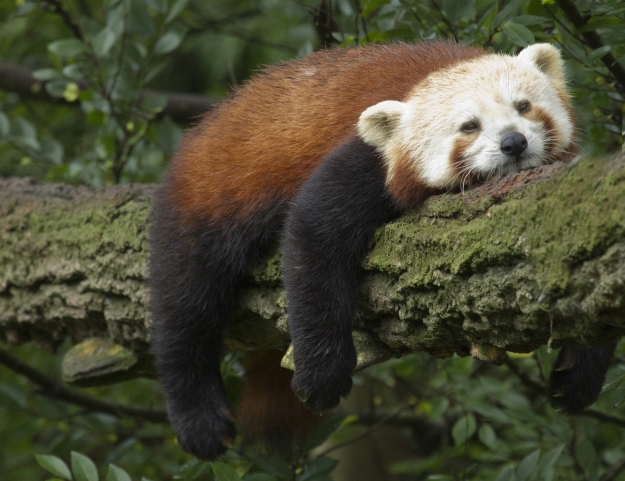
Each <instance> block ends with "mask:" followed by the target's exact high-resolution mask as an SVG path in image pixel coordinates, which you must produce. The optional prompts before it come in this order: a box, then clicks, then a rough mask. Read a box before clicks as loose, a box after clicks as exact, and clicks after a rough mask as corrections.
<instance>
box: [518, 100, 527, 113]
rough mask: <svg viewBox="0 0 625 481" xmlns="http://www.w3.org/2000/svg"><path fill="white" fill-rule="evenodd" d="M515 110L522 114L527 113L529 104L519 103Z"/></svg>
mask: <svg viewBox="0 0 625 481" xmlns="http://www.w3.org/2000/svg"><path fill="white" fill-rule="evenodd" d="M517 110H518V111H519V112H520V113H522V114H524V113H525V112H529V110H530V103H529V102H521V103H520V104H519V105H517Z"/></svg>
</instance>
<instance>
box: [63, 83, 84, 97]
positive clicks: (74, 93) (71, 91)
mask: <svg viewBox="0 0 625 481" xmlns="http://www.w3.org/2000/svg"><path fill="white" fill-rule="evenodd" d="M78 94H80V88H79V87H78V84H77V83H76V82H68V83H67V85H65V90H64V91H63V98H64V99H65V100H66V101H68V102H74V101H75V100H76V99H78Z"/></svg>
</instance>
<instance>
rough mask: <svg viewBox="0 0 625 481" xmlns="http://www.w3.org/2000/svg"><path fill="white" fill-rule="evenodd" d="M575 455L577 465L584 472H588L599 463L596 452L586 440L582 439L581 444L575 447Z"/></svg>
mask: <svg viewBox="0 0 625 481" xmlns="http://www.w3.org/2000/svg"><path fill="white" fill-rule="evenodd" d="M575 454H576V455H577V461H578V462H579V465H580V466H581V467H582V468H584V469H585V470H590V469H591V468H592V467H593V465H594V464H597V463H598V462H599V458H598V457H597V451H596V450H595V447H594V446H593V444H592V443H591V442H590V441H589V440H588V438H584V439H583V440H582V442H580V443H579V444H578V445H577V449H576V450H575Z"/></svg>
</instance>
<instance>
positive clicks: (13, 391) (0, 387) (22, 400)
mask: <svg viewBox="0 0 625 481" xmlns="http://www.w3.org/2000/svg"><path fill="white" fill-rule="evenodd" d="M3 118H4V119H5V120H6V126H4V127H3V125H2V124H3ZM5 128H6V132H5V133H3V132H4V129H5ZM9 131H10V125H9V119H8V118H7V116H6V115H4V113H2V112H0V134H1V135H8V134H9ZM34 135H36V132H33V136H34ZM0 394H3V395H4V396H6V397H8V398H9V399H11V400H12V401H13V402H14V403H15V404H17V405H18V406H20V407H23V408H24V407H26V404H28V399H27V398H26V393H25V392H24V390H23V389H22V388H21V387H19V386H16V385H15V384H9V383H2V384H0Z"/></svg>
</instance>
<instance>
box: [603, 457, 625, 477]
mask: <svg viewBox="0 0 625 481" xmlns="http://www.w3.org/2000/svg"><path fill="white" fill-rule="evenodd" d="M623 471H625V458H624V459H621V460H620V461H619V462H618V463H615V464H613V465H612V467H611V468H610V470H609V471H608V472H607V473H605V474H604V475H603V476H601V478H599V481H613V480H615V479H616V478H618V475H619V474H621V473H622V472H623Z"/></svg>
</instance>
